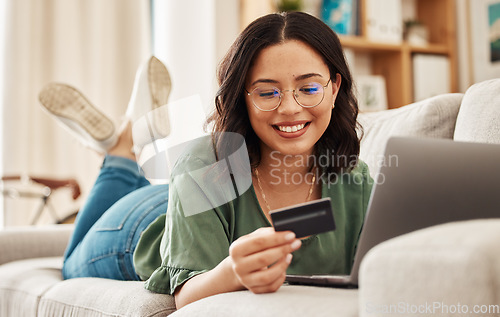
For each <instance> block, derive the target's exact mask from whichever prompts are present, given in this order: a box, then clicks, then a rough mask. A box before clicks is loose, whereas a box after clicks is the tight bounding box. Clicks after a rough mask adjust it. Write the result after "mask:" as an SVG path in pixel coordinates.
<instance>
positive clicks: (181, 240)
mask: <svg viewBox="0 0 500 317" xmlns="http://www.w3.org/2000/svg"><path fill="white" fill-rule="evenodd" d="M218 77H219V84H220V89H219V91H218V93H217V96H216V99H215V103H216V110H215V112H214V113H213V115H212V116H211V118H210V120H209V121H210V122H211V123H212V124H213V131H214V133H213V138H201V139H198V140H196V142H193V144H192V145H191V146H190V148H189V150H188V151H186V152H185V154H184V155H182V156H181V157H180V158H179V160H178V161H177V163H176V165H175V167H174V170H173V172H172V175H171V179H170V183H169V185H168V188H167V187H166V185H162V186H163V187H160V189H159V190H158V191H157V192H154V190H151V189H149V188H155V186H145V187H141V186H143V182H142V181H135V183H137V184H139V183H140V185H139V186H138V187H140V188H139V189H137V190H135V191H133V192H132V193H130V194H128V195H126V196H125V197H123V198H122V199H120V200H118V201H117V202H116V203H114V204H113V205H112V207H111V208H109V210H107V211H106V212H104V211H103V213H104V214H103V216H102V217H101V218H100V219H99V220H98V221H97V222H96V224H95V225H94V226H93V227H92V228H91V229H90V231H89V233H87V234H86V235H85V236H84V237H83V238H82V239H81V242H79V241H78V242H76V243H73V244H74V245H75V244H76V245H77V247H76V248H75V249H74V250H75V251H73V252H72V253H73V254H72V255H71V256H70V257H69V258H68V259H67V260H66V263H65V269H66V268H67V269H66V270H65V272H66V275H65V276H66V277H76V276H89V275H90V276H101V277H111V278H121V279H134V278H137V275H138V276H139V277H140V278H141V279H143V280H147V282H146V288H148V289H150V290H152V291H154V292H160V293H168V294H174V295H175V300H176V305H177V307H178V308H180V307H182V306H184V305H186V304H188V303H190V302H193V301H196V300H198V299H201V298H204V297H207V296H210V295H214V294H218V293H223V292H230V291H236V290H242V289H249V290H250V291H252V292H254V293H266V292H274V291H276V290H277V289H278V288H279V287H280V286H281V285H282V284H283V282H284V280H285V274H286V273H289V274H309V273H323V274H327V273H349V272H350V270H351V265H352V262H353V259H354V252H355V248H356V244H357V241H358V237H359V234H360V231H361V228H362V225H363V220H364V215H365V212H366V207H367V203H368V198H369V195H370V191H371V183H372V182H371V179H370V176H369V173H368V168H367V166H366V165H365V164H364V163H363V162H361V161H359V160H358V159H357V156H358V154H359V138H358V135H357V133H356V124H357V123H356V118H357V114H358V107H357V102H356V99H355V97H354V96H353V92H352V78H351V75H350V72H349V69H348V67H347V64H346V61H345V58H344V55H343V51H342V48H341V45H340V42H339V40H338V38H337V36H336V35H335V34H334V32H333V31H332V30H331V29H330V28H328V26H326V25H325V24H324V23H322V22H321V21H319V20H318V19H316V18H314V17H312V16H310V15H307V14H305V13H299V12H295V13H283V14H271V15H267V16H264V17H262V18H259V19H257V20H256V21H254V22H253V23H251V24H250V25H249V26H248V27H247V28H246V29H245V30H244V31H243V32H242V34H241V35H240V36H239V37H238V39H237V40H236V41H235V43H234V44H233V46H232V47H231V49H230V50H229V53H228V54H227V55H226V57H225V58H224V60H223V61H222V63H221V65H220V68H219V72H218ZM125 131H126V130H125ZM122 134H124V135H126V133H122ZM232 134H237V135H241V136H243V138H244V141H245V144H246V148H247V153H248V158H249V159H248V162H249V167H248V171H250V173H251V174H250V175H249V179H250V186H249V187H248V189H247V190H244V191H241V192H240V191H238V190H235V192H236V194H235V195H234V196H231V195H227V192H226V191H225V190H221V192H220V193H219V194H221V195H222V196H224V197H226V196H227V197H230V199H226V200H225V203H220V201H219V202H214V199H213V197H211V196H210V195H211V194H207V193H206V192H205V190H204V188H207V192H208V191H209V190H208V187H217V186H219V185H218V184H222V183H223V180H222V178H223V177H222V174H224V173H226V172H228V174H227V175H230V174H231V172H232V173H233V174H231V178H229V179H230V181H231V183H233V184H236V185H235V186H234V188H242V187H238V179H237V175H236V174H234V171H232V170H231V164H228V165H227V167H226V169H221V170H219V169H215V170H216V171H220V172H221V175H219V176H221V177H220V179H221V180H220V182H219V177H218V176H217V175H215V177H214V179H215V181H214V182H213V183H212V185H213V186H205V185H206V184H202V183H200V179H206V178H207V175H209V174H210V173H209V172H213V171H214V168H213V166H215V165H214V164H215V163H217V162H220V161H221V158H228V157H230V154H231V153H224V151H225V150H226V149H227V144H228V135H232ZM121 139H126V137H122V138H121ZM118 144H120V142H119V143H118ZM124 148H126V147H124ZM108 154H110V153H109V152H108ZM111 154H113V153H111ZM115 154H116V152H115ZM118 156H120V155H119V154H118ZM108 158H109V156H108V157H106V159H105V163H104V167H106V160H108ZM112 158H114V156H112ZM120 159H121V158H120ZM123 160H126V159H123ZM126 163H127V164H125V163H123V162H122V163H121V164H123V165H127V166H126V167H123V168H122V169H121V170H120V171H125V170H126V171H127V173H132V172H131V166H132V163H133V162H131V161H130V160H129V161H128V162H126ZM129 163H130V164H129ZM207 167H208V169H207ZM105 169H106V168H104V170H105ZM197 171H203V173H201V174H200V173H198V174H197ZM113 172H116V173H118V172H117V171H116V170H115V171H113ZM102 173H103V172H102V171H101V174H102ZM193 175H194V176H193ZM196 175H202V176H200V178H197V176H196ZM224 175H226V174H224ZM100 177H101V176H100ZM137 179H139V178H137ZM128 181H129V182H130V179H129V180H128ZM101 188H102V186H101ZM195 188H196V189H197V191H193V189H195ZM200 188H201V190H200ZM220 188H227V187H224V186H223V185H220ZM243 188H246V187H243ZM94 189H95V188H94ZM99 191H102V189H100V188H98V189H97V190H96V191H93V192H92V193H91V195H90V199H92V197H94V196H93V195H98V192H99ZM215 191H217V190H215ZM167 192H168V195H169V196H168V209H167V212H166V213H164V212H163V213H161V214H159V215H158V213H159V211H158V210H156V208H157V207H160V208H164V207H165V206H166V205H167V199H166V197H165V195H166V193H167ZM190 195H191V196H190ZM225 195H226V196H225ZM146 196H148V197H149V198H147V199H146V198H144V197H146ZM141 197H143V198H144V200H146V201H148V199H152V201H153V202H149V203H147V204H144V203H142V204H141V202H140V199H141ZM151 197H153V198H151ZM186 197H191V199H187V198H186ZM227 197H226V198H227ZM321 197H331V199H332V206H333V210H334V217H335V222H336V226H337V229H336V230H335V231H333V232H327V233H322V234H318V235H314V236H310V237H306V238H304V239H297V238H296V237H295V235H294V233H292V232H289V231H288V232H275V231H274V229H273V228H272V225H271V222H270V216H269V212H270V211H271V210H274V209H277V208H281V207H285V206H290V205H293V204H296V203H302V202H305V201H310V200H314V199H319V198H321ZM193 201H196V202H199V201H202V202H205V201H206V202H207V204H206V208H202V209H204V210H193V209H192V207H191V206H193V205H192V203H193ZM146 205H147V206H148V208H149V209H148V208H147V207H146ZM195 205H196V204H195ZM130 206H135V207H134V208H135V211H131V212H127V213H126V215H127V216H126V217H125V219H123V218H124V217H123V215H124V210H125V211H126V210H130V209H134V208H130ZM138 209H141V210H139V211H137V210H138ZM151 209H152V210H155V212H153V213H148V210H151ZM120 214H121V215H122V216H121V217H120V216H119V215H120ZM117 215H118V216H117ZM156 215H158V216H157V217H156V219H155V220H154V221H152V219H151V218H152V217H153V216H156ZM83 217H84V216H83V215H82V216H81V218H83ZM136 218H141V219H142V218H148V219H145V220H144V221H142V220H141V221H142V222H141V224H140V225H139V226H136V227H143V226H144V225H145V224H146V223H147V222H152V223H151V225H149V226H148V228H147V229H146V230H144V232H142V230H140V229H139V230H137V229H133V228H132V229H127V230H132V232H135V233H134V234H130V233H129V234H128V237H129V239H127V240H128V241H129V242H130V243H129V244H128V245H124V246H123V247H124V248H126V249H127V250H128V252H122V253H120V252H118V251H117V250H114V249H113V248H112V247H113V246H114V244H119V241H118V240H117V239H116V238H115V243H114V244H113V243H111V242H108V243H106V244H107V245H110V248H109V249H108V250H106V252H103V253H102V254H101V255H100V256H99V255H98V256H95V254H94V255H93V257H92V258H91V260H92V265H93V266H96V268H95V270H94V271H93V272H82V266H85V267H87V266H89V265H83V264H85V263H87V262H86V261H89V260H88V258H89V257H90V255H87V256H86V257H87V259H84V256H81V257H75V258H77V260H75V261H74V262H73V263H71V265H70V264H69V262H70V261H71V260H72V257H73V256H74V254H75V252H80V249H81V250H88V249H92V248H93V249H94V250H93V252H94V253H95V249H96V248H102V247H100V246H97V245H98V242H99V241H101V240H100V238H98V237H97V236H98V235H99V232H103V231H106V230H120V229H118V228H124V227H126V226H127V223H128V222H131V221H132V219H136ZM113 222H116V223H114V225H113V226H111V225H108V223H113ZM77 227H78V223H77ZM134 230H135V231H134ZM136 232H139V234H137V233H136ZM141 232H142V235H141V236H140V239H139V235H140V233H141ZM122 239H125V238H122ZM77 240H78V239H77ZM137 240H139V241H138V242H137ZM135 243H137V247H136V246H135ZM118 248H119V247H116V248H115V249H118ZM111 249H113V250H111ZM134 250H135V251H134ZM83 253H84V252H83V251H82V254H83ZM117 253H120V254H125V256H122V257H123V258H126V257H130V256H131V254H132V253H134V264H133V268H132V269H130V268H128V269H127V270H126V271H127V274H123V273H120V274H116V272H122V271H124V270H122V266H124V265H123V263H124V262H126V259H123V261H115V262H116V264H113V265H114V266H115V267H110V264H105V263H104V262H103V264H102V265H100V266H99V265H96V263H98V262H99V261H100V260H101V259H103V258H105V257H106V256H108V257H109V256H110V255H112V254H117ZM89 262H90V261H89ZM125 266H126V265H125ZM70 267H71V268H70ZM76 268H78V269H76ZM84 270H86V271H88V270H87V269H86V268H85V269H84ZM77 271H78V272H77Z"/></svg>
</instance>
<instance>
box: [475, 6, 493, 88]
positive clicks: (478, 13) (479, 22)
mask: <svg viewBox="0 0 500 317" xmlns="http://www.w3.org/2000/svg"><path fill="white" fill-rule="evenodd" d="M468 6H469V14H470V16H469V43H470V45H469V47H470V50H471V51H470V52H469V54H470V65H471V77H472V78H471V80H472V82H480V81H484V80H488V79H492V78H498V77H500V0H469V3H468Z"/></svg>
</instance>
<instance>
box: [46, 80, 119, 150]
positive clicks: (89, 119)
mask: <svg viewBox="0 0 500 317" xmlns="http://www.w3.org/2000/svg"><path fill="white" fill-rule="evenodd" d="M39 99H40V102H41V103H42V105H43V107H44V109H45V110H47V111H48V112H49V113H50V114H51V115H52V116H53V117H54V118H55V119H57V121H58V122H59V123H60V124H61V125H62V126H63V127H64V128H66V129H67V130H68V131H69V132H70V133H72V134H73V135H75V137H76V138H77V139H78V140H80V142H81V143H83V144H84V145H86V146H88V147H90V148H92V149H94V150H96V151H97V152H100V153H106V152H107V150H108V149H109V148H111V147H112V146H113V145H115V143H116V141H117V135H116V133H115V126H114V124H113V121H111V119H109V118H108V117H107V116H106V115H105V114H103V113H102V112H101V111H99V110H98V109H97V108H96V107H94V106H93V105H92V103H90V101H89V100H88V99H87V98H85V96H84V95H83V94H82V93H81V92H79V91H78V90H77V89H75V88H73V87H71V86H69V85H66V84H61V83H50V84H48V85H47V86H45V87H44V88H43V90H42V91H41V92H40V94H39Z"/></svg>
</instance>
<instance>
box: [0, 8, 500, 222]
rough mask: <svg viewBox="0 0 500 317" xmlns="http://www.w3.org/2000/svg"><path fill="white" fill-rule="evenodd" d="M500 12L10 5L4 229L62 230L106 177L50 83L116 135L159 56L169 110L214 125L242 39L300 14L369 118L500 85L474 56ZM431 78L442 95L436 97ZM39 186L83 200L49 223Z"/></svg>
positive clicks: (54, 197) (3, 69) (2, 50)
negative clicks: (246, 32) (56, 105)
mask: <svg viewBox="0 0 500 317" xmlns="http://www.w3.org/2000/svg"><path fill="white" fill-rule="evenodd" d="M381 1H382V2H381ZM472 2H473V3H474V6H473V5H472ZM496 2H500V1H493V0H475V1H467V0H341V1H339V0H335V1H333V0H279V1H278V0H182V1H179V0H105V1H102V0H0V121H1V127H2V128H1V130H0V131H1V132H0V133H1V137H0V149H1V155H0V174H1V175H3V176H4V177H10V178H14V180H10V181H4V182H2V190H3V193H4V195H2V196H0V228H3V227H7V226H21V225H29V224H37V225H44V224H49V223H55V222H59V221H62V220H63V219H65V218H66V217H67V216H70V215H71V214H73V213H74V212H75V211H76V210H78V207H79V206H80V205H81V204H82V202H83V201H84V200H85V197H86V195H87V194H88V191H89V189H90V188H91V186H92V184H93V182H94V180H95V178H96V176H97V173H98V172H99V167H100V164H101V162H102V158H101V157H99V156H98V155H97V154H95V153H93V152H92V151H90V150H89V149H86V148H84V147H83V146H81V145H80V144H79V143H77V142H75V139H74V138H73V137H72V136H71V135H68V134H67V133H66V132H65V130H63V129H62V127H61V126H59V125H58V124H56V121H55V120H53V119H52V118H51V117H49V116H48V115H47V114H46V113H45V112H44V111H43V110H42V107H41V106H40V103H39V101H38V93H39V92H40V90H41V89H42V88H43V87H44V86H45V85H46V84H47V83H49V82H53V81H55V82H63V83H67V84H69V85H72V86H74V87H76V88H77V89H79V90H80V91H81V92H83V94H85V95H86V96H87V97H88V99H89V100H90V101H91V102H92V103H93V104H94V105H95V106H97V107H98V108H99V109H100V110H101V111H103V112H104V113H105V114H107V115H108V116H109V117H111V118H112V119H113V120H114V121H115V124H116V126H117V127H118V126H119V124H120V122H121V121H120V120H121V118H122V116H123V115H124V113H125V110H126V107H127V103H128V100H129V98H130V94H131V91H132V86H133V82H134V77H135V72H136V70H137V68H138V67H139V65H141V64H142V63H143V62H145V61H146V60H147V59H148V57H149V56H150V55H152V54H153V55H156V56H157V57H158V58H159V59H160V60H162V61H163V62H164V63H165V65H166V66H167V68H168V69H169V72H170V74H171V77H172V93H171V95H170V100H171V101H175V100H178V99H181V98H184V97H188V96H192V95H196V94H198V95H200V97H201V100H202V103H203V107H204V109H203V111H204V112H205V114H208V113H209V112H210V111H211V109H212V107H213V97H214V95H215V92H216V89H217V83H216V77H215V75H216V68H217V65H218V63H219V62H220V60H221V59H222V57H223V56H224V54H225V52H226V51H227V49H228V48H229V46H230V45H231V43H232V42H233V41H234V39H235V38H236V37H237V35H238V33H239V32H240V31H241V30H242V29H243V28H244V27H245V26H246V25H247V24H248V23H249V22H250V21H252V20H253V19H255V18H256V17H258V16H261V15H263V14H267V13H270V12H274V11H278V10H289V9H290V10H302V11H306V12H309V13H311V14H314V15H316V16H317V17H319V18H321V19H323V20H324V21H325V22H327V23H328V24H329V25H330V26H331V27H332V28H333V29H334V30H335V31H336V32H337V33H339V35H340V36H341V41H342V43H343V45H344V47H345V49H346V51H345V52H346V56H347V58H348V60H349V63H350V66H351V67H352V70H353V73H354V77H355V79H356V80H357V81H359V90H360V96H359V97H360V99H362V100H364V101H363V102H365V101H366V102H365V103H364V104H363V105H364V106H365V108H366V109H365V110H366V111H375V110H383V109H388V108H396V107H400V106H403V105H405V104H408V103H411V102H413V101H417V100H419V99H421V98H425V97H428V96H432V95H433V94H438V93H445V92H465V90H466V89H467V88H468V87H469V86H470V85H471V84H472V83H474V82H477V81H480V80H483V79H487V78H488V77H491V76H495V77H500V73H495V72H496V71H497V70H498V62H497V61H495V60H492V61H491V63H492V65H493V68H491V67H489V68H488V67H486V68H487V69H488V70H487V71H483V72H479V73H478V72H477V69H479V70H480V69H481V67H483V66H480V65H476V64H477V63H479V62H480V61H479V62H478V61H477V60H480V57H478V56H479V55H478V54H479V53H478V52H476V51H475V50H473V49H472V48H473V47H474V45H473V43H472V41H473V38H477V37H478V36H476V35H477V34H479V35H482V34H483V33H484V36H485V37H486V38H487V41H488V40H491V38H490V37H489V35H488V34H487V32H488V30H489V29H488V28H490V29H493V27H492V23H490V24H487V25H486V26H485V27H484V28H483V26H478V25H476V24H478V23H480V22H478V21H480V17H481V16H482V15H481V14H484V12H483V13H482V11H481V12H479V13H477V14H476V15H472V16H471V12H475V11H474V10H479V9H477V8H478V7H477V6H478V5H479V8H480V7H481V6H483V7H485V8H486V10H487V12H491V11H493V13H495V12H496V11H495V10H498V9H495V7H494V6H493V7H492V5H494V4H495V3H496ZM377 8H379V9H380V8H383V9H384V10H382V11H384V12H381V11H380V10H379V11H377ZM492 8H493V9H492ZM488 10H489V11H488ZM483 11H484V10H483ZM387 12H389V13H387ZM382 14H385V16H382ZM387 14H389V15H387ZM478 17H479V20H478ZM380 20H387V21H393V22H394V23H395V25H396V26H397V27H396V28H395V29H397V31H396V33H397V34H392V35H388V34H385V35H384V34H380V32H379V33H377V32H375V31H376V29H375V28H374V27H373V24H374V23H375V24H376V23H380ZM431 21H438V22H431ZM415 26H417V27H415ZM382 27H383V26H381V28H382ZM398 27H399V29H398ZM389 29H391V28H389ZM408 31H410V34H411V35H410V36H408ZM478 32H479V33H478ZM479 37H481V36H479ZM491 41H494V40H491ZM488 43H489V42H488ZM420 55H421V56H420ZM436 65H437V66H436ZM417 69H419V70H420V71H417ZM492 69H493V71H494V73H491V71H492ZM422 70H423V71H422ZM429 71H430V72H434V73H432V75H430V76H429ZM436 72H437V73H436ZM431 77H432V78H437V79H438V80H439V83H441V84H440V85H438V86H439V87H441V88H440V89H441V90H436V91H432V90H429V89H428V86H429V85H428V83H429V80H430V79H429V78H431ZM364 83H366V84H364ZM443 83H444V84H443ZM431 86H433V87H435V86H436V85H431ZM370 107H371V108H370ZM36 177H42V178H50V179H58V180H61V179H62V180H65V179H74V180H76V181H77V183H78V184H79V186H80V188H81V193H82V195H80V196H79V197H78V198H77V199H73V198H72V192H71V190H72V187H71V186H63V187H61V188H60V189H57V190H54V191H53V192H52V193H50V200H51V201H52V206H53V210H52V211H50V210H49V209H48V208H46V207H47V206H46V203H47V188H46V186H44V185H41V184H39V183H37V182H36V181H34V180H33V178H36ZM23 193H34V194H33V195H32V196H36V197H34V198H33V197H24V196H26V195H24V196H23ZM44 199H45V200H44ZM42 209H43V211H42V212H41V215H40V218H39V219H35V218H36V214H37V213H38V211H40V210H42ZM45 209H47V210H45ZM34 220H36V221H34Z"/></svg>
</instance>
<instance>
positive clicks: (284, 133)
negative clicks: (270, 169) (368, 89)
mask: <svg viewBox="0 0 500 317" xmlns="http://www.w3.org/2000/svg"><path fill="white" fill-rule="evenodd" d="M329 79H330V71H329V69H328V66H327V65H326V64H325V62H324V61H323V59H322V57H321V55H319V53H317V52H316V51H315V50H314V49H313V48H311V47H310V46H309V45H307V44H305V43H304V42H301V41H297V40H289V41H285V42H284V43H281V44H277V45H273V46H270V47H267V48H265V49H263V50H262V51H260V52H259V54H258V55H257V56H256V58H255V61H254V63H253V65H252V67H251V68H250V69H249V72H248V76H247V79H246V87H245V88H246V90H247V91H248V92H252V91H254V89H255V88H264V87H271V86H274V87H276V88H278V89H279V90H281V91H283V90H293V89H297V88H298V87H302V86H303V85H305V84H308V83H311V82H316V83H319V84H321V86H326V85H327V83H328V81H329ZM340 81H341V79H340V75H339V74H336V81H335V82H333V81H330V82H329V83H328V86H327V87H326V88H324V98H323V100H322V101H321V103H319V104H318V105H317V106H316V107H313V108H304V107H302V106H300V105H299V104H298V103H297V101H295V99H294V97H293V92H292V91H286V92H282V97H281V104H280V105H279V107H278V108H277V109H275V110H272V111H261V110H259V109H258V108H257V107H255V106H254V104H253V102H252V96H249V95H248V94H247V96H246V104H247V110H248V116H249V118H250V123H251V125H252V128H253V130H254V131H255V133H256V134H257V136H258V137H259V139H260V142H261V151H262V154H263V155H270V154H271V152H273V151H278V152H280V153H281V154H283V155H301V154H304V155H310V154H312V152H313V149H314V145H315V144H316V142H317V141H318V140H319V139H320V138H321V136H322V135H323V133H324V132H325V130H326V128H327V127H328V125H329V123H330V118H331V114H332V108H333V105H334V102H335V98H336V96H337V92H338V89H339V87H340ZM261 95H262V94H261Z"/></svg>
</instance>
